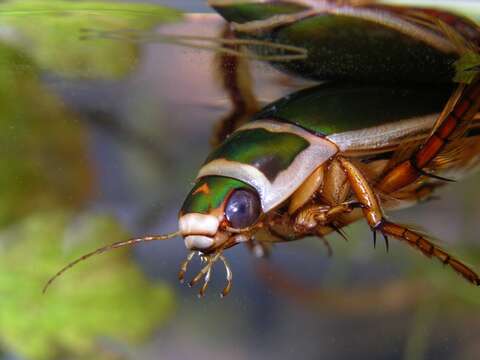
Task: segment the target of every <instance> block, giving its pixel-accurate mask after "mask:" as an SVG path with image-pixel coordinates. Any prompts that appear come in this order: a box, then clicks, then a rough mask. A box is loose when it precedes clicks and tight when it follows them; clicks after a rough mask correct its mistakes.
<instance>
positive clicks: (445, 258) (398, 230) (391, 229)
mask: <svg viewBox="0 0 480 360" xmlns="http://www.w3.org/2000/svg"><path fill="white" fill-rule="evenodd" d="M379 230H381V231H382V233H384V234H388V235H391V236H393V237H395V238H396V239H399V240H404V241H406V242H407V244H409V245H410V246H412V247H414V248H415V249H418V250H420V251H421V252H422V253H423V254H424V255H425V256H427V257H429V258H431V257H434V258H436V259H438V260H440V261H441V262H442V263H443V264H445V265H448V266H450V267H451V268H452V269H453V270H455V271H456V272H457V273H459V274H460V275H462V276H463V277H464V278H465V279H466V280H468V281H470V282H471V283H473V284H475V285H480V277H479V276H478V274H477V273H476V272H475V271H473V270H472V269H470V268H469V267H468V266H467V265H465V264H464V263H462V262H461V261H460V260H457V259H455V258H454V257H453V256H451V255H450V254H449V253H448V252H446V251H445V250H443V249H442V248H440V247H439V246H437V245H435V244H434V243H432V242H431V241H429V240H428V239H426V238H425V236H424V235H422V234H420V233H418V232H416V231H413V230H410V229H409V228H407V227H405V226H402V225H397V224H393V223H391V222H389V221H384V222H383V224H382V225H381V228H380V229H379Z"/></svg>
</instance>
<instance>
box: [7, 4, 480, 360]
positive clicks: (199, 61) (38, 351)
mask: <svg viewBox="0 0 480 360" xmlns="http://www.w3.org/2000/svg"><path fill="white" fill-rule="evenodd" d="M146 2H147V1H142V2H140V1H128V2H127V1H122V2H120V1H119V2H116V3H115V4H114V5H112V3H102V2H92V1H89V2H74V1H61V0H52V1H41V0H17V1H14V0H11V1H4V2H0V112H1V116H0V127H1V129H0V139H1V140H0V148H1V153H2V156H1V157H0V195H1V196H0V199H1V200H0V354H1V355H0V358H3V359H25V360H30V359H32V360H36V359H172V360H173V359H196V360H202V359H226V358H228V359H292V358H297V359H351V358H355V359H372V358H374V359H408V360H411V359H475V358H478V357H479V356H480V335H479V334H480V315H479V310H480V290H479V289H477V288H475V287H473V286H471V285H470V284H468V283H466V282H465V281H463V280H462V279H461V278H459V277H458V276H457V275H456V274H454V273H453V272H452V271H450V270H448V269H446V268H444V267H442V266H441V264H439V263H437V262H435V261H430V260H428V259H426V258H424V257H422V256H421V255H419V254H418V253H417V252H415V251H413V250H412V249H410V248H408V247H407V246H406V245H404V244H402V243H398V242H394V240H392V241H391V242H392V244H391V248H390V252H389V253H388V254H387V253H385V250H384V249H383V247H382V246H377V248H376V249H373V245H372V239H371V234H370V231H369V229H368V227H367V226H366V224H364V223H358V224H355V225H354V226H351V227H349V228H348V229H346V231H347V234H348V237H349V241H348V242H345V241H344V240H343V239H342V238H341V237H339V236H337V235H332V236H331V237H329V240H330V242H331V245H332V247H333V250H334V255H333V257H331V258H329V257H328V256H327V252H326V249H325V247H324V246H323V244H322V242H321V241H319V240H318V239H307V240H303V241H299V242H293V243H288V244H280V245H278V246H276V247H275V248H274V249H273V250H274V251H273V252H272V256H271V258H270V259H269V261H263V260H258V259H254V258H253V257H252V256H251V254H250V253H249V252H248V251H247V249H245V248H243V247H241V246H238V247H235V248H233V249H231V250H229V251H228V253H226V255H227V257H228V259H229V261H230V263H231V266H232V269H233V272H234V287H233V291H232V293H231V294H230V296H229V297H227V298H225V299H220V298H219V297H218V292H219V291H220V290H221V288H222V286H223V282H224V274H223V269H222V268H221V267H218V269H217V268H216V273H214V276H213V281H212V285H211V288H210V289H209V291H208V293H207V296H206V297H205V298H204V299H198V298H197V296H196V294H197V292H196V290H192V289H188V288H186V287H184V286H182V285H180V284H178V282H177V272H178V267H179V264H180V263H181V262H182V261H183V259H184V258H185V256H186V253H187V252H186V249H185V247H184V245H183V242H182V240H181V239H177V240H173V241H170V242H164V243H162V242H159V243H150V244H142V245H139V246H137V247H136V248H134V249H133V250H131V251H129V250H125V251H123V250H121V251H114V252H111V253H108V254H106V255H103V256H100V257H98V258H94V259H92V260H91V261H88V262H85V263H83V264H80V265H78V267H76V268H74V269H72V270H71V271H70V272H69V273H67V274H65V276H63V277H62V278H61V279H59V280H58V282H56V283H55V284H54V285H53V286H52V288H51V289H50V290H49V292H48V293H47V294H46V295H42V294H41V288H42V286H43V285H44V283H45V281H46V280H47V279H48V277H49V276H50V275H52V274H53V273H55V271H57V270H58V269H59V268H60V267H62V266H63V265H64V264H66V263H67V262H68V261H70V260H72V259H74V258H75V257H77V256H79V255H81V254H83V253H85V252H87V251H89V250H91V249H94V248H95V247H98V246H101V245H103V244H106V243H111V242H114V241H118V240H122V239H125V238H127V237H129V236H132V235H143V234H149V233H165V232H169V231H173V230H175V229H176V226H177V212H178V209H179V207H180V206H181V204H182V201H183V199H184V197H185V195H186V194H187V193H188V191H189V190H190V187H191V186H192V183H193V181H194V179H195V176H196V173H197V171H198V168H199V166H200V164H201V163H202V162H203V160H204V159H205V157H206V155H207V154H208V152H209V139H210V136H211V131H212V127H213V125H214V124H215V122H216V121H217V120H218V119H219V118H220V117H221V116H222V114H225V113H226V112H227V111H228V106H229V104H228V102H227V100H226V97H225V94H224V93H223V92H222V89H221V88H220V86H219V85H218V83H217V81H216V74H215V69H214V67H213V65H212V64H213V61H212V59H213V53H212V52H208V51H201V50H195V49H189V48H187V47H179V46H176V45H168V44H165V43H163V42H162V41H160V39H158V41H157V40H156V38H155V36H154V35H155V34H159V33H162V34H187V35H188V34H190V35H191V34H197V35H198V34H202V35H206V36H212V37H215V36H217V34H218V32H219V31H220V29H221V26H222V22H221V21H220V20H219V19H218V18H217V17H215V16H214V15H203V16H198V15H197V16H191V15H184V16H183V17H182V14H181V13H180V12H175V11H171V10H168V9H165V8H163V7H158V6H156V5H153V4H154V3H155V4H157V5H168V6H172V7H175V8H176V9H179V10H181V11H183V12H209V9H208V6H207V5H206V4H205V2H203V1H200V0H191V1H188V0H168V1H150V3H151V4H150V5H149V4H146ZM409 3H415V2H409ZM430 3H439V4H442V3H443V2H442V3H440V2H430ZM447 5H449V6H450V7H452V6H454V7H457V8H458V9H459V10H462V11H464V12H467V14H470V15H472V16H477V19H480V3H478V4H477V2H474V1H471V2H457V1H455V2H452V1H450V2H449V3H447ZM112 8H114V9H115V11H113V10H112ZM125 29H127V30H128V29H134V30H135V31H137V32H140V33H145V34H148V35H149V36H150V38H149V40H148V41H147V42H138V41H132V38H130V37H129V36H128V34H123V33H120V35H119V36H118V37H117V38H116V39H110V38H108V36H107V35H106V33H105V32H108V31H116V30H122V31H124V30H125ZM252 72H253V74H254V78H255V89H256V93H257V95H258V97H259V98H260V99H261V101H265V102H267V101H271V100H274V99H276V98H278V97H280V96H282V95H283V94H286V93H288V92H291V91H292V89H293V88H298V87H301V86H306V85H307V84H306V83H303V82H301V81H300V80H298V79H289V78H287V77H286V76H284V75H282V74H279V73H277V72H276V71H274V70H272V69H271V68H269V67H268V66H267V65H265V64H259V63H254V64H252ZM479 181H480V174H474V175H473V176H470V177H468V178H467V179H465V180H463V181H461V182H459V183H455V184H452V185H449V186H448V187H446V188H445V189H444V190H442V191H441V192H440V193H439V194H438V196H439V199H438V200H435V201H431V202H428V203H425V204H422V205H419V206H416V207H415V208H411V209H407V210H404V211H400V212H398V213H395V214H391V216H392V217H393V218H395V219H398V221H400V222H404V223H413V224H417V225H420V226H421V227H422V228H423V229H425V231H427V232H428V233H430V234H432V235H433V236H434V237H435V238H437V239H439V240H438V241H439V242H440V243H441V244H443V246H444V247H446V248H448V249H450V250H452V251H453V252H454V253H455V254H457V255H458V256H460V257H461V258H462V259H465V260H467V262H469V263H471V264H472V265H473V266H474V268H476V269H477V270H478V269H480V240H479V238H478V233H479V231H480V227H479V226H480V224H479V219H480V204H479V203H480V201H479V200H480V189H479V186H478V184H479ZM198 266H199V264H198V263H195V265H194V267H196V268H198Z"/></svg>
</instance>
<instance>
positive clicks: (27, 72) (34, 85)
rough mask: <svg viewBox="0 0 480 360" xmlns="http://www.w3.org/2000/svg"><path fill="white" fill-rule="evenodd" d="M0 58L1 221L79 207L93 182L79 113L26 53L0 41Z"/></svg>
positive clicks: (0, 222)
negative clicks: (47, 82)
mask: <svg viewBox="0 0 480 360" xmlns="http://www.w3.org/2000/svg"><path fill="white" fill-rule="evenodd" d="M0 59H1V60H0V146H1V149H2V156H1V157H0V198H1V199H2V201H1V202H0V227H1V226H4V225H6V224H9V223H11V222H12V221H15V220H18V219H20V218H21V217H22V216H25V215H27V214H29V213H31V212H33V211H36V210H39V209H48V208H51V207H57V206H66V207H69V208H79V207H80V206H81V205H83V204H84V203H85V201H86V200H88V196H89V194H90V193H91V188H92V182H93V180H92V173H91V167H90V161H89V159H88V154H87V147H86V145H87V144H86V136H85V131H84V129H83V128H82V126H81V124H80V122H79V119H78V118H77V117H76V115H75V114H73V113H72V112H71V111H69V110H68V109H67V108H66V107H65V106H64V105H63V104H62V102H61V101H60V100H59V99H58V98H57V97H55V96H54V95H53V94H52V93H51V92H50V91H49V90H48V89H47V88H45V87H44V86H43V85H41V83H40V80H39V76H40V72H39V69H38V66H37V65H36V64H35V63H34V62H33V61H32V60H31V59H30V58H29V57H28V56H27V55H25V53H23V52H22V51H19V50H17V49H14V48H12V47H9V46H7V45H5V44H1V43H0Z"/></svg>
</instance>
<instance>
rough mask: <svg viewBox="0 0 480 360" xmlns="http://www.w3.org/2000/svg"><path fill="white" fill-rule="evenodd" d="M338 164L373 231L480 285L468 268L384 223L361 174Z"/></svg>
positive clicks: (405, 230) (347, 164)
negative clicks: (397, 240)
mask: <svg viewBox="0 0 480 360" xmlns="http://www.w3.org/2000/svg"><path fill="white" fill-rule="evenodd" d="M339 161H340V163H341V165H342V167H343V168H344V170H345V173H346V174H347V177H348V179H349V181H350V185H351V187H352V189H353V191H354V193H355V195H356V197H357V199H358V201H359V202H360V203H362V204H363V213H364V216H365V218H366V219H367V221H368V224H369V225H370V227H371V228H372V230H373V231H381V232H382V234H383V235H384V236H387V235H390V236H393V237H394V238H396V239H399V240H405V241H406V242H407V243H408V244H409V245H411V246H413V247H414V248H416V249H419V250H420V251H421V252H422V253H423V254H424V255H426V256H428V257H435V258H437V259H439V260H440V261H442V262H443V263H444V264H446V265H449V266H450V267H451V268H452V269H453V270H455V271H456V272H458V273H459V274H460V275H462V276H463V277H464V278H465V279H467V280H468V281H470V282H471V283H473V284H475V285H480V278H479V276H478V275H477V274H476V273H475V272H474V271H473V270H472V269H470V268H469V267H468V266H467V265H465V264H463V263H462V262H460V261H459V260H457V259H455V258H454V257H452V256H451V255H450V254H448V253H447V252H446V251H444V250H442V249H441V248H439V247H438V246H436V245H435V244H433V243H432V242H430V241H429V240H427V239H426V238H425V237H424V236H423V235H421V234H419V233H417V232H415V231H413V230H410V229H408V228H406V227H404V226H401V225H397V224H394V223H391V222H390V221H388V220H386V219H385V217H384V216H383V213H382V210H381V207H380V205H379V202H378V199H377V196H376V194H375V193H374V191H373V189H372V188H371V187H370V185H369V184H368V181H367V179H366V178H365V177H364V176H363V174H362V173H361V171H360V170H359V169H357V168H356V167H355V166H354V165H353V164H352V163H350V162H349V161H348V160H346V159H343V158H339Z"/></svg>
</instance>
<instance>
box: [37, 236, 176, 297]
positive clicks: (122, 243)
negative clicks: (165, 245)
mask: <svg viewBox="0 0 480 360" xmlns="http://www.w3.org/2000/svg"><path fill="white" fill-rule="evenodd" d="M178 235H180V232H179V231H176V232H173V233H170V234H165V235H152V236H145V237H141V238H133V239H129V240H125V241H119V242H116V243H113V244H110V245H106V246H103V247H101V248H98V249H96V250H94V251H92V252H89V253H88V254H85V255H83V256H81V257H79V258H78V259H76V260H74V261H72V262H71V263H69V264H67V265H66V266H65V267H63V268H62V269H61V270H60V271H59V272H57V273H56V274H55V275H53V276H52V277H51V278H50V279H49V280H48V281H47V283H46V284H45V286H44V287H43V290H42V293H44V294H45V292H46V291H47V290H48V288H49V287H50V285H52V283H53V282H54V281H55V280H56V279H57V278H58V277H60V276H61V275H62V274H63V273H64V272H65V271H67V270H68V269H70V268H72V267H74V266H75V265H77V264H78V263H79V262H82V261H84V260H87V259H88V258H90V257H92V256H94V255H100V254H103V253H105V252H108V251H110V250H113V249H118V248H121V247H124V246H133V245H136V244H138V243H141V242H147V241H162V240H169V239H172V238H174V237H176V236H178Z"/></svg>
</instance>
